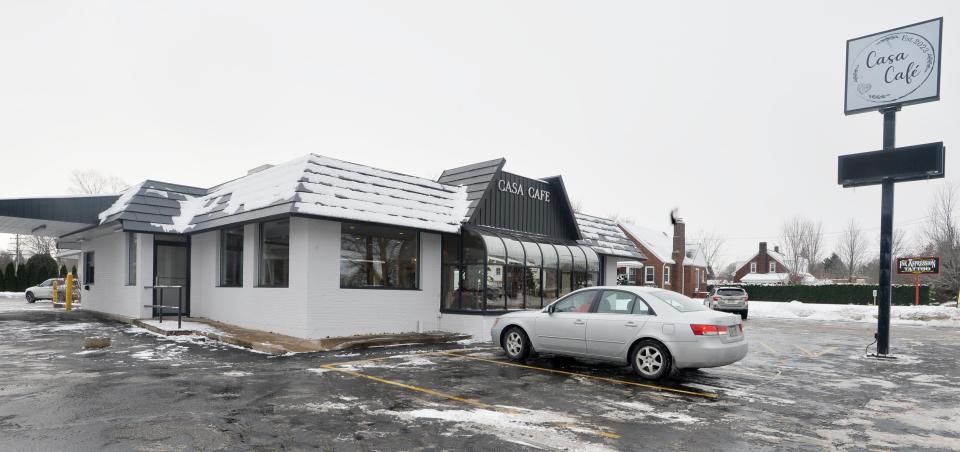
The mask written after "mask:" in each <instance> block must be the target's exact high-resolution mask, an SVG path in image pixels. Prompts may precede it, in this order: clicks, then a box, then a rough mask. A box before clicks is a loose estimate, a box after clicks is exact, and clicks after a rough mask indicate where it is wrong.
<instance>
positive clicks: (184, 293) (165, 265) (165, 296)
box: [153, 239, 190, 316]
mask: <svg viewBox="0 0 960 452" xmlns="http://www.w3.org/2000/svg"><path fill="white" fill-rule="evenodd" d="M189 246H190V245H189V242H167V241H161V240H159V239H154V242H153V283H154V286H157V287H158V288H157V289H154V291H153V305H154V308H153V314H154V315H160V313H161V312H162V313H163V315H177V310H176V309H173V308H170V307H176V306H178V302H179V303H181V304H180V306H182V307H183V311H182V313H183V315H185V316H189V315H190V248H189ZM162 286H181V287H182V289H177V288H159V287H162ZM179 297H183V299H182V300H180V299H179ZM160 306H164V307H163V308H161V307H160Z"/></svg>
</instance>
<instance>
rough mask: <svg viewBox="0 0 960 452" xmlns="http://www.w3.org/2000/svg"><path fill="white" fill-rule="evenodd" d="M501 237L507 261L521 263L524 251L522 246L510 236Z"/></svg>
mask: <svg viewBox="0 0 960 452" xmlns="http://www.w3.org/2000/svg"><path fill="white" fill-rule="evenodd" d="M501 238H502V239H503V244H504V245H506V247H507V263H509V264H517V265H523V260H524V253H523V246H522V245H520V242H518V241H516V240H514V239H512V238H510V237H501Z"/></svg>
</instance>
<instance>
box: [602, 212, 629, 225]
mask: <svg viewBox="0 0 960 452" xmlns="http://www.w3.org/2000/svg"><path fill="white" fill-rule="evenodd" d="M607 219H608V220H610V221H612V222H614V223H629V224H632V223H633V218H630V217H628V216H626V215H623V214H619V213H611V214H607Z"/></svg>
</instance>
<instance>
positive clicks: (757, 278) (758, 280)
mask: <svg viewBox="0 0 960 452" xmlns="http://www.w3.org/2000/svg"><path fill="white" fill-rule="evenodd" d="M740 282H741V283H743V284H786V283H788V282H790V274H789V273H747V274H746V275H744V276H743V278H740Z"/></svg>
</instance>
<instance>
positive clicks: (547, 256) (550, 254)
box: [540, 243, 557, 269]
mask: <svg viewBox="0 0 960 452" xmlns="http://www.w3.org/2000/svg"><path fill="white" fill-rule="evenodd" d="M540 251H541V253H540V254H541V255H542V256H543V267H544V268H550V269H556V268H557V249H556V248H554V247H553V245H551V244H549V243H541V244H540Z"/></svg>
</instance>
